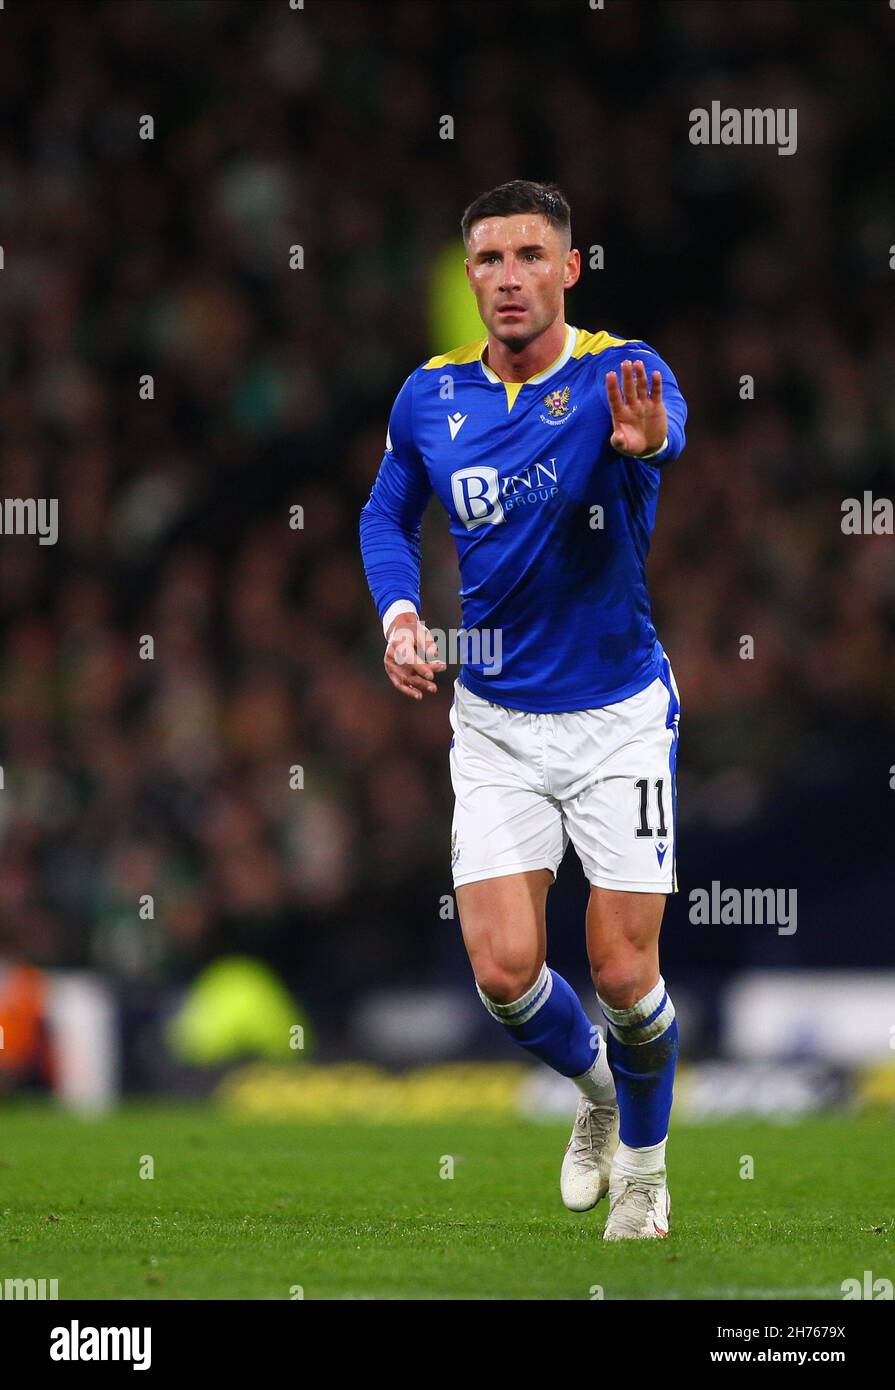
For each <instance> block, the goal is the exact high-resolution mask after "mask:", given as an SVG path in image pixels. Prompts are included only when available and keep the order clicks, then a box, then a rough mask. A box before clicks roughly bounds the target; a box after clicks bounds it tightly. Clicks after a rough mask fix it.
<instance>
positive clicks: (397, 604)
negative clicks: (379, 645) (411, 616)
mask: <svg viewBox="0 0 895 1390" xmlns="http://www.w3.org/2000/svg"><path fill="white" fill-rule="evenodd" d="M399 613H416V604H415V603H411V602H410V599H409V598H398V599H395V601H394V603H391V604H389V606H388V608H386V610H385V612H384V613H383V615H382V633H383V636H384V637H388V630H389V628H390V627H391V625H392V623H393V622H394V621H395V619H396V618H397V616H398V614H399ZM417 617H419V614H418V613H417Z"/></svg>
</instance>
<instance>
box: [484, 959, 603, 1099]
mask: <svg viewBox="0 0 895 1390" xmlns="http://www.w3.org/2000/svg"><path fill="white" fill-rule="evenodd" d="M476 989H479V987H478V985H476ZM479 998H480V999H481V1001H482V1003H483V1004H484V1006H485V1008H486V1009H487V1010H488V1012H489V1014H491V1016H492V1017H493V1018H496V1019H497V1021H498V1023H501V1024H503V1027H504V1028H505V1029H506V1032H507V1034H508V1036H509V1037H511V1038H512V1039H513V1042H515V1043H518V1044H519V1046H520V1047H524V1048H525V1050H526V1052H530V1053H531V1054H532V1056H534V1057H538V1058H540V1060H541V1061H542V1062H546V1063H547V1065H548V1067H552V1068H553V1070H554V1071H558V1072H559V1073H560V1075H561V1076H568V1077H571V1078H572V1079H573V1080H575V1081H576V1083H577V1084H578V1086H579V1087H580V1089H581V1091H582V1092H583V1094H584V1095H586V1096H587V1097H588V1098H589V1099H590V1100H593V1101H594V1102H596V1103H603V1104H605V1103H606V1102H607V1101H608V1100H611V1099H612V1093H613V1086H612V1078H611V1075H610V1073H609V1070H608V1067H607V1065H606V1059H605V1057H601V1056H600V1053H601V1050H602V1049H601V1039H600V1034H599V1033H598V1031H597V1029H596V1028H595V1026H594V1025H593V1024H592V1023H591V1021H590V1019H589V1018H588V1016H587V1014H586V1013H585V1012H584V1007H583V1005H582V1003H581V1000H580V999H579V998H578V995H577V994H576V993H575V991H574V990H573V989H572V987H571V985H569V984H567V983H566V981H565V980H564V979H563V977H562V975H557V973H556V971H555V970H550V969H549V968H548V966H547V965H544V966H543V967H542V969H541V973H540V975H539V976H538V978H537V979H536V980H535V982H534V984H533V985H532V987H531V989H529V990H526V992H525V994H523V995H522V998H521V999H515V1000H513V1002H512V1003H510V1004H496V1003H495V1002H494V1000H493V999H489V998H488V996H487V995H486V994H483V993H482V991H481V990H480V989H479Z"/></svg>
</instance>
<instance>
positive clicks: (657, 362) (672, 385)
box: [600, 339, 687, 468]
mask: <svg viewBox="0 0 895 1390" xmlns="http://www.w3.org/2000/svg"><path fill="white" fill-rule="evenodd" d="M601 356H604V357H605V358H606V359H610V358H611V360H607V361H606V362H605V365H603V363H602V361H601V366H602V374H601V377H600V390H601V391H602V392H603V395H604V398H605V394H606V373H607V372H613V371H614V372H618V376H619V381H621V364H622V362H624V361H625V359H626V358H630V359H631V361H632V362H635V361H636V360H637V358H638V357H639V358H640V359H641V361H642V362H643V365H644V367H645V368H646V375H647V379H648V380H649V381H650V383H652V375H653V372H660V373H661V375H662V400H663V402H664V405H665V413H666V415H667V416H668V438H667V441H666V443H665V446H664V448H661V449H659V450H658V451H657V452H656V453H651V454H650V456H649V458H648V459H646V460H644V461H645V462H649V463H652V464H654V465H655V466H656V467H657V468H664V467H665V465H666V463H672V462H673V461H674V459H676V458H679V457H680V455H681V454H682V453H683V452H684V446H685V445H686V443H687V436H686V434H685V432H684V426H685V424H686V423H687V402H686V401H685V400H684V398H683V396H682V395H681V389H680V387H679V386H678V384H677V377H676V376H675V375H674V372H673V371H672V370H671V368H670V367H669V365H668V363H667V362H665V361H664V360H663V359H662V358H661V357H660V356H659V354H658V353H657V352H656V350H655V348H651V347H650V345H649V343H644V342H643V341H642V340H639V339H635V340H634V341H633V342H630V343H625V344H624V346H623V347H618V348H613V349H612V352H611V354H610V353H608V352H607V353H605V354H602V355H601Z"/></svg>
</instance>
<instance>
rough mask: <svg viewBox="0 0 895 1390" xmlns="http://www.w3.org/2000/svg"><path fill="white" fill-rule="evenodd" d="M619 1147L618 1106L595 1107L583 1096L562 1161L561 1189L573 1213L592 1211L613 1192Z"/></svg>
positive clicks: (613, 1103)
mask: <svg viewBox="0 0 895 1390" xmlns="http://www.w3.org/2000/svg"><path fill="white" fill-rule="evenodd" d="M617 1148H618V1105H617V1104H616V1103H615V1102H614V1101H613V1102H612V1104H611V1105H595V1104H594V1102H593V1101H591V1100H587V1099H586V1097H585V1096H582V1097H581V1099H580V1100H579V1102H578V1112H577V1114H576V1116H575V1123H574V1125H573V1127H572V1137H571V1139H570V1140H569V1142H568V1144H567V1146H566V1152H565V1157H564V1158H563V1161H562V1172H561V1174H560V1179H559V1188H560V1191H561V1193H562V1199H563V1202H564V1203H565V1205H566V1206H567V1207H568V1208H569V1211H590V1209H591V1207H595V1206H596V1205H597V1202H599V1200H600V1198H601V1197H605V1196H606V1193H607V1192H608V1190H609V1170H610V1168H611V1167H612V1155H613V1154H614V1153H615V1151H616V1149H617Z"/></svg>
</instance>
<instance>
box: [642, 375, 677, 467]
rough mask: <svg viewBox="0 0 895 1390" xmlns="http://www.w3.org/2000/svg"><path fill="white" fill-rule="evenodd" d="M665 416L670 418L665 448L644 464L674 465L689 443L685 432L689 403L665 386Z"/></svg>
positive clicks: (645, 460) (657, 465)
mask: <svg viewBox="0 0 895 1390" xmlns="http://www.w3.org/2000/svg"><path fill="white" fill-rule="evenodd" d="M665 414H666V416H667V418H668V424H667V427H666V432H665V444H664V447H663V448H661V449H660V450H659V451H658V453H654V454H652V456H651V457H649V458H646V459H644V462H646V463H652V464H655V465H656V467H657V468H663V467H664V466H665V464H666V463H672V462H673V461H674V460H675V459H676V458H679V457H680V456H681V454H682V453H683V452H684V447H685V445H686V443H687V436H686V433H685V431H684V425H685V424H686V421H687V403H686V401H685V400H684V398H683V396H682V395H681V393H680V392H679V391H678V390H677V389H676V388H672V389H671V390H669V387H668V386H667V385H666V386H665ZM641 457H642V456H641Z"/></svg>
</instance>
